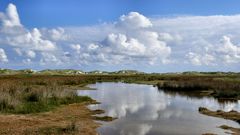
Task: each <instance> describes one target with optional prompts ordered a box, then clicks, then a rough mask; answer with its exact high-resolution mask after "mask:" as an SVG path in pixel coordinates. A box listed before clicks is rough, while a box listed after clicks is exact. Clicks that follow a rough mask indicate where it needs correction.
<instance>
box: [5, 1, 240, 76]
mask: <svg viewBox="0 0 240 135" xmlns="http://www.w3.org/2000/svg"><path fill="white" fill-rule="evenodd" d="M239 5H240V1H237V0H231V1H226V0H201V1H199V0H191V1H190V0H181V1H180V0H151V1H150V2H149V0H148V1H147V0H141V1H136V0H135V1H133V0H132V1H130V0H94V1H93V0H29V1H27V0H1V1H0V67H2V68H14V69H23V68H33V69H37V70H40V69H46V68H52V69H56V68H58V69H59V68H73V69H83V70H86V71H89V70H109V71H114V70H120V69H136V70H141V71H146V72H178V71H192V70H195V71H236V72H239V69H240V68H239V67H240V40H239V39H240V37H239V35H240V24H239V22H240V14H239V13H240V8H239Z"/></svg>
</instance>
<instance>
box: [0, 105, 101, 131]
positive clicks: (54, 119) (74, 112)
mask: <svg viewBox="0 0 240 135" xmlns="http://www.w3.org/2000/svg"><path fill="white" fill-rule="evenodd" d="M87 104H89V103H80V104H71V105H68V106H62V107H59V108H57V109H55V110H53V111H51V112H46V113H39V114H31V115H7V114H1V115H0V134H8V135H9V134H10V135H22V134H31V135H32V134H43V133H42V132H41V129H51V128H56V129H64V128H65V127H67V126H68V125H70V124H71V123H73V121H74V127H75V128H77V130H76V131H74V134H81V135H96V134H97V133H96V128H97V127H99V126H100V124H98V123H96V122H94V120H93V117H92V115H94V114H99V113H103V111H101V110H97V111H91V110H89V109H88V108H87V107H86V105H87ZM63 131H64V130H63ZM51 134H57V133H54V132H53V133H52V132H51ZM62 134H67V132H66V133H65V132H62ZM71 134H73V133H71Z"/></svg>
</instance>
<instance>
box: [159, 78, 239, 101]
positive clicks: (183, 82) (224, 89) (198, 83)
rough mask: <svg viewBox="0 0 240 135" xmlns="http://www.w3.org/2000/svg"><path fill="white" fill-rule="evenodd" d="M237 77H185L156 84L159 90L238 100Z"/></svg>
mask: <svg viewBox="0 0 240 135" xmlns="http://www.w3.org/2000/svg"><path fill="white" fill-rule="evenodd" d="M239 78H240V76H239V75H223V76H217V75H204V76H198V75H185V76H183V75H182V76H178V77H173V78H171V79H169V80H164V81H162V82H159V83H158V84H157V86H158V88H159V89H164V90H170V91H184V92H203V91H205V93H208V94H209V95H208V96H213V97H215V98H219V99H220V98H223V99H240V83H239Z"/></svg>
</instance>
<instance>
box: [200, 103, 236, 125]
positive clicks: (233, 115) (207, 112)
mask: <svg viewBox="0 0 240 135" xmlns="http://www.w3.org/2000/svg"><path fill="white" fill-rule="evenodd" d="M198 111H199V112H200V113H201V114H205V115H208V116H213V117H219V118H224V119H228V120H233V121H236V122H238V123H240V113H239V112H237V111H234V110H232V111H230V112H224V111H222V110H217V111H211V110H208V109H207V108H204V107H199V109H198Z"/></svg>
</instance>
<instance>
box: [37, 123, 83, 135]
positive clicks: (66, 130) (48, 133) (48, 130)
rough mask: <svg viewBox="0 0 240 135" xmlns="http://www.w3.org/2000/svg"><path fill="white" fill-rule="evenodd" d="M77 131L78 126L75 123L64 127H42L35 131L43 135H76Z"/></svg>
mask: <svg viewBox="0 0 240 135" xmlns="http://www.w3.org/2000/svg"><path fill="white" fill-rule="evenodd" d="M77 131H79V129H78V126H77V124H76V122H75V121H72V122H71V123H70V124H68V125H66V126H65V127H57V126H52V127H44V128H41V129H39V130H38V131H37V133H38V134H44V135H53V134H76V133H77Z"/></svg>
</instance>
